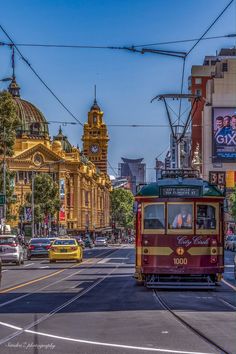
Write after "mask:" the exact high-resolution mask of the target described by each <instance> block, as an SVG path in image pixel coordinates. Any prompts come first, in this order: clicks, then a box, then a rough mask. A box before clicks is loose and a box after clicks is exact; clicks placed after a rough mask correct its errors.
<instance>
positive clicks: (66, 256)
mask: <svg viewBox="0 0 236 354" xmlns="http://www.w3.org/2000/svg"><path fill="white" fill-rule="evenodd" d="M67 260H68V261H69V260H75V261H76V262H82V260H83V249H82V247H81V246H80V245H79V244H78V242H77V241H76V240H75V239H74V238H60V239H56V240H55V241H54V242H53V244H52V246H51V248H50V250H49V262H50V263H54V262H56V261H67Z"/></svg>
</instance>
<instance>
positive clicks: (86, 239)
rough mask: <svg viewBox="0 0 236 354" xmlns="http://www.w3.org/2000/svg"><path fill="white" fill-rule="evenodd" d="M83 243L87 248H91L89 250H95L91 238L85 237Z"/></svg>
mask: <svg viewBox="0 0 236 354" xmlns="http://www.w3.org/2000/svg"><path fill="white" fill-rule="evenodd" d="M83 242H84V246H85V247H89V248H93V247H94V244H93V241H92V240H91V238H90V237H89V236H85V237H84V238H83Z"/></svg>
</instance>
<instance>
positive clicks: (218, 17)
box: [186, 0, 234, 56]
mask: <svg viewBox="0 0 236 354" xmlns="http://www.w3.org/2000/svg"><path fill="white" fill-rule="evenodd" d="M233 2H234V0H231V1H230V2H229V3H228V5H226V6H225V8H224V9H223V10H222V11H221V13H220V14H219V15H218V16H217V17H216V19H215V20H214V21H213V22H212V23H211V24H210V26H209V27H207V29H206V30H205V32H204V33H203V34H202V35H201V37H200V38H199V39H198V40H197V42H196V43H195V44H194V45H193V46H192V48H190V49H189V51H188V53H187V55H186V56H188V55H189V54H190V53H191V52H192V50H193V49H194V48H195V47H196V46H197V45H198V43H199V42H200V41H201V40H202V39H203V37H204V36H205V35H206V34H207V32H209V31H210V29H211V28H212V27H213V26H214V24H215V23H216V22H217V21H218V20H219V19H220V17H221V16H222V15H223V14H224V12H225V11H226V10H227V9H228V7H229V6H230V5H231V4H232V3H233Z"/></svg>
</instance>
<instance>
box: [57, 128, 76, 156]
mask: <svg viewBox="0 0 236 354" xmlns="http://www.w3.org/2000/svg"><path fill="white" fill-rule="evenodd" d="M56 141H58V142H60V143H61V147H62V150H63V151H64V152H67V153H71V152H72V145H71V143H70V142H69V140H68V139H67V136H65V135H64V134H63V133H62V129H61V127H60V128H59V132H58V134H57V135H56V136H54V137H53V142H54V143H55V142H56Z"/></svg>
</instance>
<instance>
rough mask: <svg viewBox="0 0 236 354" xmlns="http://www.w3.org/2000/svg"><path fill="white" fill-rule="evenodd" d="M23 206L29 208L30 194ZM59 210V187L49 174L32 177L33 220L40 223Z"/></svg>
mask: <svg viewBox="0 0 236 354" xmlns="http://www.w3.org/2000/svg"><path fill="white" fill-rule="evenodd" d="M26 200H27V203H26V205H25V206H31V207H32V205H31V202H32V193H29V194H28V195H27V196H26ZM59 210H60V198H59V187H58V184H57V183H56V182H54V181H53V179H52V177H51V176H50V175H49V174H38V175H36V176H35V177H34V220H35V223H36V224H37V223H42V222H44V220H45V217H50V218H51V217H52V216H55V214H56V213H57V212H58V211H59Z"/></svg>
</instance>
